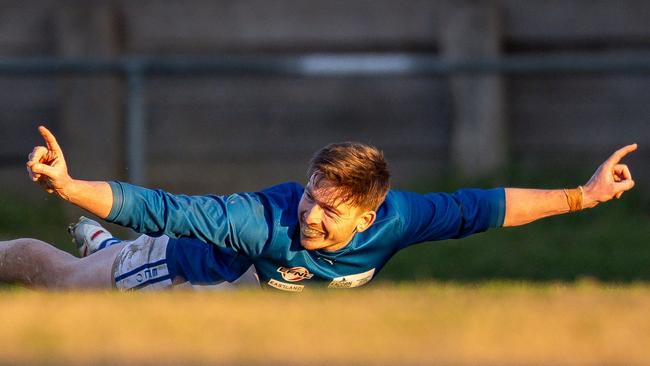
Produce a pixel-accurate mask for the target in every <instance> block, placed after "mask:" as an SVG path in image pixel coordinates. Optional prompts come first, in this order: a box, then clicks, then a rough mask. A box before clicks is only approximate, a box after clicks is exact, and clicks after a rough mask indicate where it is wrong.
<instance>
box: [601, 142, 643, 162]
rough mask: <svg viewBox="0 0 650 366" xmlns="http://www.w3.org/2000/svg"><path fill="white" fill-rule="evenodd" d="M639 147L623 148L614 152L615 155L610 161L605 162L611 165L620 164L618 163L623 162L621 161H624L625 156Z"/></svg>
mask: <svg viewBox="0 0 650 366" xmlns="http://www.w3.org/2000/svg"><path fill="white" fill-rule="evenodd" d="M637 146H638V145H637V144H631V145H627V146H623V147H622V148H620V149H618V150H616V151H614V153H613V154H612V155H611V156H610V157H609V159H607V160H606V161H605V163H606V164H609V165H615V164H618V162H619V161H621V159H623V158H624V157H625V155H627V154H629V153H631V152H632V151H634V150H636V148H637Z"/></svg>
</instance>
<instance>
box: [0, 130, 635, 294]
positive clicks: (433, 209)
mask: <svg viewBox="0 0 650 366" xmlns="http://www.w3.org/2000/svg"><path fill="white" fill-rule="evenodd" d="M39 132H40V133H41V135H42V136H43V138H44V140H45V144H46V146H37V147H36V148H34V150H33V151H32V153H31V154H30V156H29V161H28V162H27V169H28V171H29V173H30V176H31V178H32V180H33V181H35V182H38V183H40V184H42V185H43V186H44V188H45V189H46V190H47V191H48V192H50V193H56V194H57V195H58V196H59V197H61V198H63V199H64V200H67V201H69V202H71V203H73V204H75V205H78V206H79V207H81V208H83V209H85V210H87V211H89V212H91V213H93V214H95V215H97V216H99V217H100V218H103V219H105V220H107V221H110V222H114V223H117V224H120V225H123V226H126V227H130V228H132V229H134V230H136V231H137V232H140V233H144V234H146V235H145V236H143V237H141V239H138V240H136V241H135V242H124V243H119V244H116V245H112V246H109V247H107V248H104V249H102V250H99V251H97V252H96V253H94V254H91V255H89V256H87V257H85V258H81V259H78V258H75V257H73V256H71V255H69V254H67V253H64V252H61V251H59V250H57V249H55V248H54V247H52V246H50V245H48V244H46V243H43V242H40V241H37V240H34V239H18V240H15V241H9V242H4V243H0V281H14V282H21V283H26V284H28V285H35V286H46V287H111V286H115V287H117V288H120V289H135V288H151V287H154V286H155V287H157V288H160V287H171V286H174V284H175V283H182V282H185V281H186V280H187V279H188V277H193V276H195V277H196V273H200V274H201V275H205V276H206V278H211V279H212V280H215V279H216V280H218V279H219V278H222V279H223V278H225V277H227V276H228V275H230V277H231V278H233V277H236V276H239V275H240V274H241V273H242V272H243V271H244V270H245V269H247V268H248V266H249V265H250V264H252V265H253V266H254V268H255V270H256V271H257V275H258V277H259V281H260V284H261V285H262V286H263V287H268V288H276V289H279V290H284V291H293V292H301V291H304V290H307V289H310V288H318V287H329V288H351V287H358V286H361V285H364V284H366V283H367V282H368V281H370V280H371V279H372V278H373V277H374V276H375V274H376V273H377V272H378V271H379V270H380V269H381V268H382V267H383V266H384V264H385V263H386V262H387V261H388V260H389V259H390V258H391V257H392V256H393V255H394V254H395V253H396V252H397V251H399V250H401V249H403V248H405V247H407V246H409V245H412V244H415V243H419V242H423V241H431V240H442V239H448V238H460V237H464V236H467V235H471V234H474V233H477V232H482V231H485V230H487V229H488V228H491V227H500V226H516V225H522V224H526V223H528V222H531V221H534V220H537V219H540V218H543V217H547V216H551V215H557V214H562V213H567V212H572V211H578V210H582V209H585V208H591V207H594V206H596V205H597V204H599V203H600V202H605V201H609V200H611V199H612V198H620V197H621V195H622V194H623V192H625V191H627V190H629V189H631V188H632V187H633V186H634V181H633V180H632V176H631V174H630V170H629V169H628V167H627V166H626V165H624V164H620V163H619V162H620V160H621V159H622V158H623V157H624V156H626V155H627V154H628V153H630V152H632V151H634V150H636V144H633V145H628V146H625V147H623V148H621V149H620V150H618V151H616V152H614V153H613V154H612V155H611V157H610V158H608V159H607V160H606V161H605V162H604V163H603V164H602V165H601V166H600V167H599V168H598V169H597V170H596V172H595V174H594V175H593V176H592V178H591V179H590V180H589V181H588V182H587V183H586V184H585V185H584V186H579V187H578V188H575V189H559V190H536V189H519V188H505V189H504V188H497V189H490V190H481V189H463V190H459V191H457V192H455V193H451V194H447V193H430V194H424V195H423V194H416V193H410V192H400V191H395V190H390V189H389V173H388V170H387V165H386V162H385V161H384V158H383V155H382V153H381V152H380V151H379V150H377V149H376V148H374V147H371V146H367V145H363V144H358V143H341V144H331V145H328V146H326V147H325V148H323V149H321V150H320V151H319V152H317V153H316V155H315V156H314V157H313V158H312V161H311V163H310V166H309V169H308V177H309V178H308V181H307V184H306V186H305V187H302V186H301V185H299V184H297V183H284V184H280V185H277V186H273V187H271V188H268V189H265V190H262V191H260V192H253V193H238V194H233V195H229V196H211V195H208V196H192V197H190V196H182V195H172V194H169V193H166V192H163V191H160V190H150V189H145V188H141V187H136V186H133V185H129V184H127V183H121V182H91V181H81V180H76V179H73V178H72V177H70V176H69V174H68V170H67V166H66V162H65V159H64V156H63V152H62V150H61V148H60V147H59V145H58V143H57V141H56V139H55V137H54V136H53V135H52V134H51V133H50V131H48V130H47V129H46V128H45V127H39ZM224 274H225V275H224ZM220 276H221V277H220ZM199 277H200V276H199ZM190 282H192V281H190Z"/></svg>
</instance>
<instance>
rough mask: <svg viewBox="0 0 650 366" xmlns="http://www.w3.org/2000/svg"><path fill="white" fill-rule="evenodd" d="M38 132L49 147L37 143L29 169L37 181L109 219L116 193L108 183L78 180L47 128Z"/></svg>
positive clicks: (29, 161) (30, 155)
mask: <svg viewBox="0 0 650 366" xmlns="http://www.w3.org/2000/svg"><path fill="white" fill-rule="evenodd" d="M38 132H39V133H40V134H41V136H42V137H43V140H44V141H45V146H36V147H35V148H34V150H32V152H31V153H30V154H29V160H28V161H27V172H28V173H29V177H30V178H31V180H32V181H33V182H36V183H38V184H40V185H41V186H42V187H43V189H45V191H47V192H48V193H54V194H56V195H58V196H59V197H61V198H63V199H64V200H66V201H68V202H70V203H73V204H75V205H77V206H79V207H81V208H83V209H85V210H87V211H89V212H91V213H93V214H95V215H97V216H99V217H101V218H106V217H107V216H108V214H109V213H110V211H111V207H112V206H113V193H112V191H111V187H110V186H109V184H108V183H107V182H99V181H96V182H95V181H85V180H79V179H74V178H72V177H71V176H70V175H69V174H68V166H67V164H66V162H65V157H64V156H63V151H62V150H61V147H60V146H59V143H58V142H57V141H56V138H55V137H54V135H53V134H52V132H50V131H49V130H48V129H47V128H45V127H44V126H40V127H39V128H38Z"/></svg>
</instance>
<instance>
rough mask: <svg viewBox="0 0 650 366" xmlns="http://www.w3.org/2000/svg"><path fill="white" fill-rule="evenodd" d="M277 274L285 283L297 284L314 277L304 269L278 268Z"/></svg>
mask: <svg viewBox="0 0 650 366" xmlns="http://www.w3.org/2000/svg"><path fill="white" fill-rule="evenodd" d="M278 272H280V273H281V274H282V278H284V280H285V281H289V282H298V281H302V280H308V279H310V278H312V277H314V275H313V274H311V273H309V270H307V268H305V267H291V268H287V267H279V268H278Z"/></svg>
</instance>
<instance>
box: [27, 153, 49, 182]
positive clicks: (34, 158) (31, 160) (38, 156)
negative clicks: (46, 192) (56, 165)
mask: <svg viewBox="0 0 650 366" xmlns="http://www.w3.org/2000/svg"><path fill="white" fill-rule="evenodd" d="M47 153H48V150H47V148H45V146H36V147H35V148H34V150H32V152H31V153H29V155H28V157H27V164H26V165H27V172H28V173H29V177H30V178H31V179H32V180H33V181H36V180H38V178H40V174H34V172H33V171H32V169H31V168H32V166H33V165H34V164H36V163H39V162H43V161H45V160H46V159H47Z"/></svg>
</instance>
